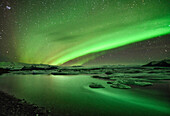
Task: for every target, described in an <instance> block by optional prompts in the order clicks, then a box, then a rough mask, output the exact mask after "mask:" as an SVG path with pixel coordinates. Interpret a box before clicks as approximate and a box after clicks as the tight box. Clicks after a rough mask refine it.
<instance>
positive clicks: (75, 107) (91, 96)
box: [0, 74, 170, 116]
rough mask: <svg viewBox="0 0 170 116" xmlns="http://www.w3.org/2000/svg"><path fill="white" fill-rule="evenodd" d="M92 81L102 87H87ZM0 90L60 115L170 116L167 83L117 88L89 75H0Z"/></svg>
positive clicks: (168, 87) (169, 88) (169, 83)
mask: <svg viewBox="0 0 170 116" xmlns="http://www.w3.org/2000/svg"><path fill="white" fill-rule="evenodd" d="M92 82H96V83H100V84H102V85H103V86H105V88H100V89H94V88H90V87H89V84H90V83H92ZM0 90H1V91H4V92H6V93H8V94H10V95H14V96H15V97H17V98H20V99H25V100H26V101H28V102H29V103H33V104H37V105H39V106H43V107H46V108H47V109H50V110H51V111H52V112H53V115H59V116H74V115H77V116H94V115H96V116H97V115H98V116H113V115H119V116H120V115H121V116H125V115H126V116H131V115H136V116H148V115H150V116H158V115H159V116H161V115H162V116H166V115H167V116H168V115H170V98H169V97H170V95H169V93H168V92H169V91H170V82H168V83H163V82H162V83H159V84H157V83H155V84H154V85H153V86H148V87H133V88H132V89H117V88H111V87H110V85H109V84H107V81H106V80H100V79H95V78H92V77H90V75H67V76H65V75H64V76H62V75H57V76H54V75H13V74H5V75H1V76H0Z"/></svg>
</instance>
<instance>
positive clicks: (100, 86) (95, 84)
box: [89, 83, 105, 88]
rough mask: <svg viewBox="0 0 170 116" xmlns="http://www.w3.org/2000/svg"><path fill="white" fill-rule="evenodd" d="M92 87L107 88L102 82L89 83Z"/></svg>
mask: <svg viewBox="0 0 170 116" xmlns="http://www.w3.org/2000/svg"><path fill="white" fill-rule="evenodd" d="M89 87H90V88H105V87H104V86H103V85H101V84H97V83H91V84H90V85H89Z"/></svg>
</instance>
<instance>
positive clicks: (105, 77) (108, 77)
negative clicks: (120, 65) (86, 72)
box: [92, 76, 112, 79]
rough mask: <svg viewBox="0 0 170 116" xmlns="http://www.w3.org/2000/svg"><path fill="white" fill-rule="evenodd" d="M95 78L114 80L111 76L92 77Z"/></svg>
mask: <svg viewBox="0 0 170 116" xmlns="http://www.w3.org/2000/svg"><path fill="white" fill-rule="evenodd" d="M92 77H93V78H98V79H110V78H112V77H111V76H92Z"/></svg>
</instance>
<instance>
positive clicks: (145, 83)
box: [134, 82, 153, 86]
mask: <svg viewBox="0 0 170 116" xmlns="http://www.w3.org/2000/svg"><path fill="white" fill-rule="evenodd" d="M134 85H137V86H151V85H153V84H152V83H150V82H135V83H134Z"/></svg>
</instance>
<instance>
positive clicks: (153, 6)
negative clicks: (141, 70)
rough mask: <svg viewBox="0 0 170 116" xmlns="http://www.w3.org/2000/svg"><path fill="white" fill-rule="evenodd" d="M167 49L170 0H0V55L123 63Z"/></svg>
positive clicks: (169, 45)
mask: <svg viewBox="0 0 170 116" xmlns="http://www.w3.org/2000/svg"><path fill="white" fill-rule="evenodd" d="M169 51H170V0H0V61H13V62H14V61H15V62H23V63H44V64H54V65H62V64H64V65H112V64H113V65H114V64H116V65H117V64H126V65H129V64H143V63H147V62H150V61H153V60H162V59H168V58H170V52H169Z"/></svg>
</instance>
